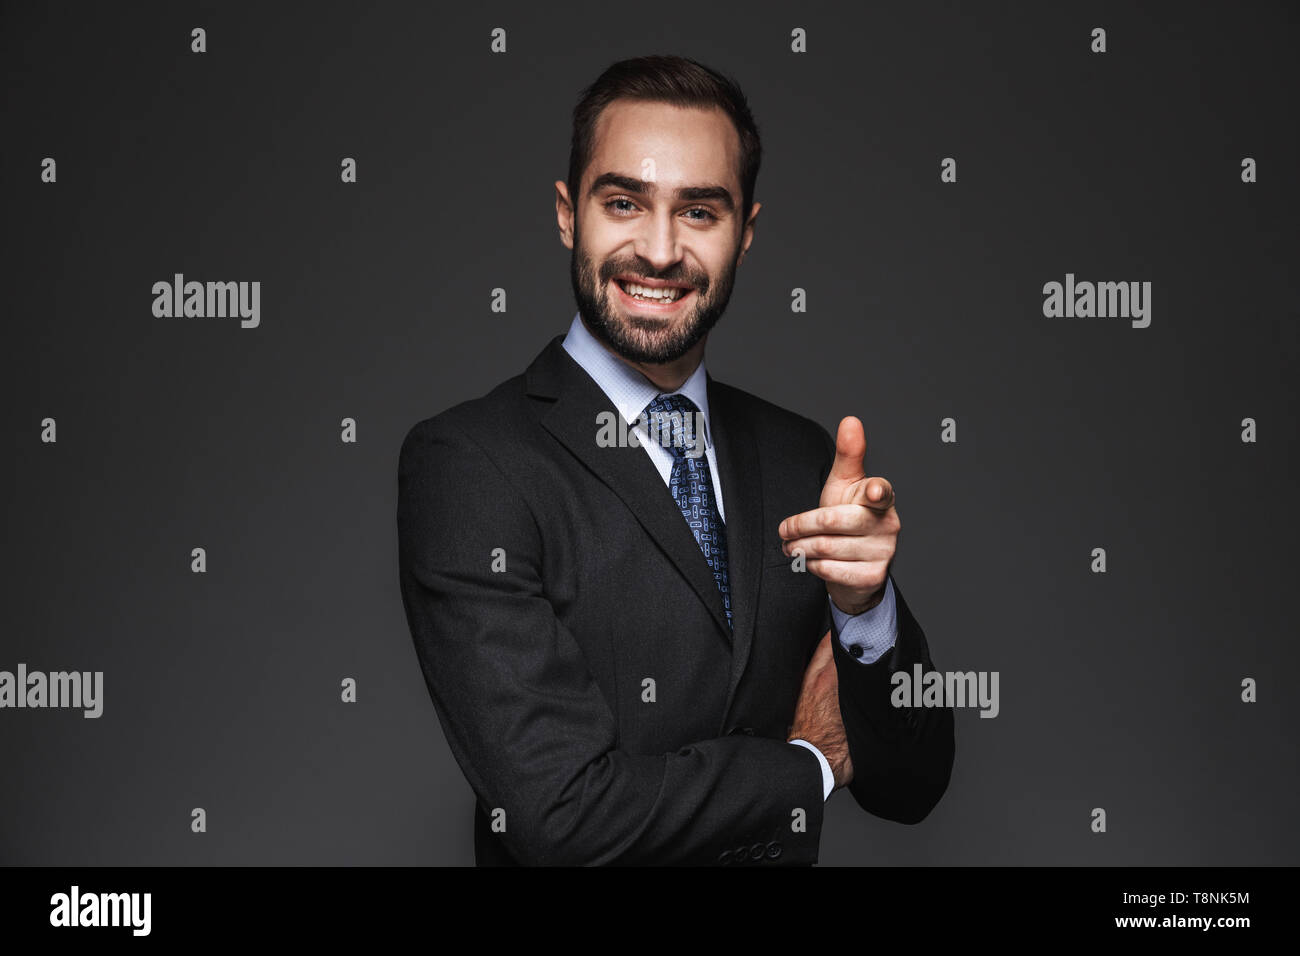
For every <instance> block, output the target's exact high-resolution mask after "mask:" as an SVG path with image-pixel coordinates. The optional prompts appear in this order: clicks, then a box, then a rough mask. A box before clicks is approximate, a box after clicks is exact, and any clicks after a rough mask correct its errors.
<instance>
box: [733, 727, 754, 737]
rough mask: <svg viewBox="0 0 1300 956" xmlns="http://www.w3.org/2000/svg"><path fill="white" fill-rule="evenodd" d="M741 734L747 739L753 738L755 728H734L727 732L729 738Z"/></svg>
mask: <svg viewBox="0 0 1300 956" xmlns="http://www.w3.org/2000/svg"><path fill="white" fill-rule="evenodd" d="M740 734H744V735H745V736H746V737H752V736H754V728H753V727H732V728H731V729H730V730H728V731H727V736H728V737H735V736H738V735H740Z"/></svg>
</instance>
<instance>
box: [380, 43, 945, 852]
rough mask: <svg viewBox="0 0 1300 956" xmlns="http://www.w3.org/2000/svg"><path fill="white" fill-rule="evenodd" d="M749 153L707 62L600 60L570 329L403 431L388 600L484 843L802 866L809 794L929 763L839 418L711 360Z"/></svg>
mask: <svg viewBox="0 0 1300 956" xmlns="http://www.w3.org/2000/svg"><path fill="white" fill-rule="evenodd" d="M759 159H760V145H759V139H758V133H757V130H756V127H755V124H754V121H753V118H752V116H751V115H750V112H749V109H748V107H747V105H746V103H745V98H744V95H743V94H742V93H741V91H740V90H739V89H738V88H737V87H736V86H735V85H734V83H732V82H731V81H730V80H729V79H727V78H724V77H722V76H721V75H719V74H717V73H716V72H714V71H712V70H710V69H708V68H707V67H704V66H702V65H700V64H698V63H696V62H694V61H692V60H686V59H683V58H679V57H643V58H638V59H633V60H626V61H622V62H620V63H616V64H614V65H613V66H611V67H610V68H609V69H608V70H606V71H605V73H604V74H602V76H601V77H600V78H599V79H597V81H596V82H595V83H594V84H593V85H592V86H591V87H589V88H588V89H587V90H586V91H585V92H584V94H583V98H582V100H581V101H580V103H579V104H578V107H577V108H576V110H575V112H574V131H573V146H572V151H571V155H570V162H569V178H568V181H567V182H557V183H556V184H555V188H556V213H557V219H558V223H559V229H560V235H561V237H562V239H563V241H564V243H565V245H566V246H568V247H569V248H570V249H572V250H573V253H572V259H571V276H572V280H573V288H574V294H575V296H576V298H577V302H578V314H577V315H576V316H574V319H573V321H572V323H571V325H570V327H569V330H568V332H567V334H566V335H564V336H558V335H557V336H556V337H555V338H554V339H552V340H551V341H550V343H549V344H548V345H547V346H546V348H545V349H543V350H542V352H541V354H540V355H538V357H537V358H536V360H534V361H533V363H532V364H531V365H530V366H529V367H528V369H527V370H526V371H525V372H524V373H523V374H522V375H519V376H516V377H515V378H512V379H510V380H509V381H506V382H504V383H502V384H501V385H499V386H498V387H497V388H495V389H493V390H492V391H491V392H490V393H489V394H487V395H485V396H483V397H482V398H479V399H476V400H474V401H469V402H464V403H462V404H460V405H457V406H455V407H454V408H451V409H449V410H447V411H445V412H443V413H442V414H440V415H437V416H435V417H433V418H430V419H426V420H424V421H422V422H420V423H418V424H417V425H415V426H414V427H413V428H412V429H411V431H410V432H409V433H408V435H407V436H406V440H405V441H404V442H403V445H402V450H401V456H400V462H399V503H398V513H397V519H398V532H399V539H400V542H399V543H400V563H401V586H402V596H403V602H404V606H405V609H406V614H407V619H408V621H409V623H410V627H411V634H412V637H413V638H414V641H415V647H416V651H417V653H418V655H419V659H420V664H421V667H422V669H423V672H424V676H425V680H426V682H427V684H428V687H429V691H430V694H431V695H432V698H433V702H434V705H435V709H436V710H437V713H438V718H439V720H440V721H441V724H442V727H443V730H444V732H445V733H446V735H447V740H448V743H449V745H450V747H451V751H452V753H453V754H454V756H455V758H456V760H457V762H458V763H459V765H460V767H461V769H462V770H463V772H464V774H465V776H466V778H467V780H468V781H469V784H470V786H471V787H472V788H473V790H474V793H475V794H476V796H477V798H478V799H477V809H476V817H475V852H476V857H477V861H478V863H479V864H480V865H491V864H727V865H738V864H744V865H773V864H781V865H785V864H805V865H806V864H810V863H814V862H816V860H817V853H818V842H819V838H820V833H821V826H822V815H823V804H824V801H825V800H826V799H827V798H828V797H829V796H830V793H831V792H832V790H834V789H836V788H839V787H848V788H849V790H850V792H851V793H852V794H853V795H854V797H855V799H856V800H857V802H858V803H859V804H860V805H861V806H862V807H863V808H864V809H866V810H867V811H869V812H871V813H874V814H876V815H878V816H881V817H885V818H887V819H891V820H897V821H901V822H905V823H915V822H918V821H920V820H921V819H923V818H924V817H925V816H926V815H927V814H928V813H929V812H930V810H931V809H932V808H933V807H934V806H935V804H936V803H937V802H938V800H939V798H940V797H941V796H942V794H943V792H944V790H945V789H946V787H947V784H948V778H949V774H950V771H951V766H952V759H953V720H952V712H951V710H949V709H946V708H924V707H922V708H915V709H913V708H910V707H899V708H896V707H893V706H892V705H891V701H890V693H891V690H892V686H891V681H890V677H891V675H892V674H893V673H895V672H897V671H900V670H901V671H906V672H908V673H910V672H911V670H912V667H913V665H914V664H916V663H919V664H921V665H922V666H923V667H924V668H925V669H926V670H930V669H933V664H932V661H931V658H930V654H929V650H928V648H927V645H926V640H925V636H924V634H923V633H922V631H921V629H920V627H919V626H918V624H917V623H916V620H915V618H913V616H912V614H911V612H910V611H909V610H908V608H907V605H906V604H905V603H904V601H903V596H902V594H901V592H900V591H899V590H898V588H897V585H896V584H895V583H894V582H893V580H892V577H891V576H890V575H889V573H888V571H889V564H890V562H891V561H892V559H893V555H894V552H895V547H896V541H897V535H898V531H899V528H900V523H899V519H898V514H897V510H896V508H895V506H894V490H893V487H892V486H891V485H890V483H889V482H888V481H887V480H885V479H883V478H878V477H872V478H868V476H867V475H866V473H865V471H864V470H863V456H864V453H865V450H866V444H865V437H864V435H863V430H862V425H861V423H860V422H859V421H858V420H857V419H856V418H853V417H848V418H845V419H844V420H843V421H842V422H841V423H840V426H839V430H838V436H837V439H836V440H834V441H832V439H831V438H830V436H829V434H828V433H827V431H826V430H825V429H824V428H822V427H821V426H820V425H818V424H816V423H815V422H812V421H811V420H809V419H806V418H803V417H801V416H798V415H795V414H793V413H791V412H788V411H785V410H783V409H781V408H778V407H776V406H774V405H772V404H770V403H768V402H765V401H763V400H762V399H760V398H757V397H755V396H753V395H751V394H749V393H747V392H743V391H740V390H739V389H735V388H732V387H730V386H727V385H723V384H722V383H720V382H717V381H715V380H714V379H713V378H712V377H711V376H709V375H708V373H707V372H706V370H705V366H704V348H705V343H706V340H707V337H708V332H709V330H710V329H711V328H712V327H713V326H714V325H715V324H716V323H717V321H718V320H719V319H720V318H721V316H722V313H723V311H724V309H725V308H726V304H727V301H728V299H729V297H730V294H731V289H732V283H733V280H734V275H735V269H736V267H737V266H739V265H740V263H741V261H742V260H743V258H744V254H745V251H746V250H747V249H748V248H749V245H750V243H751V242H752V241H753V236H754V222H755V218H756V216H757V214H758V212H759V208H760V206H759V204H758V203H755V202H753V191H754V184H755V180H756V178H757V174H758V167H759ZM616 416H617V417H616Z"/></svg>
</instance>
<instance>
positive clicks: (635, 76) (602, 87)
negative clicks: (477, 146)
mask: <svg viewBox="0 0 1300 956" xmlns="http://www.w3.org/2000/svg"><path fill="white" fill-rule="evenodd" d="M616 99H635V100H649V101H653V102H660V103H672V104H673V105H675V106H686V107H702V108H708V107H711V106H716V107H718V108H720V109H721V110H722V111H723V112H725V113H726V114H727V116H729V117H730V118H731V122H732V123H733V124H734V125H735V127H736V132H737V133H739V134H740V184H741V189H742V193H743V195H742V202H741V206H742V208H743V209H744V216H743V219H748V218H749V213H750V210H751V209H752V207H753V204H754V183H755V182H756V181H757V180H758V167H759V163H760V162H761V160H762V156H763V146H762V142H761V141H760V139H759V135H758V124H756V123H755V122H754V117H753V115H752V114H751V113H750V111H749V104H748V102H747V101H746V100H745V94H744V93H743V92H741V89H740V86H739V84H737V83H736V81H735V80H733V79H732V78H731V77H729V76H724V75H723V74H721V73H719V72H717V71H716V70H712V69H710V68H709V67H707V66H705V65H704V64H702V63H697V62H696V61H695V60H691V59H687V58H686V57H681V56H638V57H633V58H632V59H629V60H619V61H618V62H617V63H614V64H613V65H611V66H610V67H609V68H608V69H606V70H605V72H604V73H602V74H600V76H598V77H597V78H596V81H595V82H594V83H592V84H591V85H590V86H588V87H587V88H586V89H585V90H583V91H582V94H581V96H580V98H579V100H578V104H577V106H575V107H574V108H573V143H572V145H571V147H570V149H569V182H568V185H569V197H570V199H571V200H572V201H573V203H574V205H575V207H576V206H577V204H578V202H579V198H580V197H579V196H578V186H579V184H580V183H581V181H582V173H583V170H585V169H586V168H587V164H588V163H589V162H590V161H591V153H592V149H593V148H594V146H595V129H596V120H597V118H599V116H600V113H601V111H602V110H603V109H604V108H605V107H606V106H608V105H609V104H610V103H612V102H613V101H614V100H616Z"/></svg>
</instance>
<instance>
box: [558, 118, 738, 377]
mask: <svg viewBox="0 0 1300 956" xmlns="http://www.w3.org/2000/svg"><path fill="white" fill-rule="evenodd" d="M739 162H740V137H739V135H738V134H737V132H736V129H735V127H734V126H733V125H732V123H731V120H730V119H728V118H727V115H726V114H725V113H724V112H722V111H721V110H719V109H708V110H704V109H683V108H680V107H675V106H671V105H669V104H666V103H649V102H640V101H634V100H617V101H615V102H614V103H612V104H610V105H609V106H608V107H606V109H605V110H604V111H603V112H602V113H601V115H600V118H599V119H598V121H597V125H596V141H595V150H594V152H593V155H592V157H591V161H590V163H588V165H587V168H586V170H584V172H583V174H582V183H581V185H580V188H579V194H578V195H576V196H573V197H570V201H571V204H572V209H573V215H574V217H575V218H574V220H573V223H572V229H573V238H572V242H571V243H570V245H571V248H572V249H573V256H572V259H571V262H570V269H569V274H570V279H571V280H572V282H573V294H574V296H575V298H576V299H577V302H578V310H579V311H580V312H581V313H582V315H583V317H584V318H585V319H586V320H587V324H588V326H589V327H590V328H591V330H592V332H593V334H595V335H596V336H597V337H598V338H600V339H602V340H604V342H605V343H606V344H607V345H609V346H610V348H612V349H613V350H614V351H615V353H617V354H618V355H621V356H622V357H623V358H624V359H626V360H628V361H630V362H638V363H645V362H652V363H664V362H672V361H675V360H676V359H678V358H681V357H682V356H683V355H685V354H686V353H687V352H688V351H689V350H690V349H691V348H692V347H693V346H695V345H696V344H697V343H698V342H699V341H700V340H701V339H702V338H703V337H704V336H705V335H706V334H707V333H708V331H709V330H710V329H711V328H713V326H714V325H715V324H717V322H718V320H719V319H720V318H722V313H723V311H724V310H725V309H726V307H727V301H728V300H729V299H730V298H731V289H732V285H733V283H734V279H735V271H736V266H737V265H739V264H740V261H741V259H742V258H743V257H744V254H745V250H746V249H748V247H749V243H750V241H751V240H752V238H753V222H754V217H755V216H756V215H757V214H758V209H759V204H757V203H755V204H754V207H753V210H752V211H751V214H750V217H749V221H748V222H742V221H741V214H742V212H743V210H742V209H741V201H742V197H741V184H740V177H739V172H738V170H739ZM558 185H562V184H557V186H558ZM593 187H594V188H593ZM560 215H561V232H562V233H563V232H564V230H565V218H566V217H565V213H564V210H563V208H562V207H561V208H560ZM567 241H568V237H567V236H566V242H567ZM638 280H640V282H639V284H640V285H641V286H642V287H643V289H642V292H641V293H640V295H638V294H636V293H634V292H633V289H632V286H633V285H637V284H638ZM647 286H648V287H650V288H651V290H652V292H650V293H647V292H646V291H645V289H644V287H647ZM656 293H657V294H658V295H659V296H660V297H659V298H650V297H648V296H650V295H653V294H656Z"/></svg>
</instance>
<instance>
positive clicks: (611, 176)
mask: <svg viewBox="0 0 1300 956" xmlns="http://www.w3.org/2000/svg"><path fill="white" fill-rule="evenodd" d="M608 186H613V187H614V188H615V189H621V190H623V191H624V192H629V193H634V194H636V195H638V196H653V195H654V194H655V190H656V189H657V188H658V187H657V185H656V184H655V183H653V182H650V181H649V180H645V179H637V178H635V177H634V176H623V175H621V174H619V173H601V174H600V175H599V176H597V177H596V179H595V181H594V182H593V183H592V184H591V190H590V192H589V193H588V195H593V196H594V195H595V194H596V193H598V192H599V191H600V190H602V189H605V188H606V187H608ZM677 198H678V199H688V200H704V199H711V200H713V201H714V202H716V203H718V204H719V205H720V206H723V207H724V208H725V209H726V210H727V212H733V211H734V210H735V202H734V201H733V200H732V198H731V193H730V192H729V191H728V190H727V189H726V188H724V187H722V186H713V185H710V186H683V187H682V188H681V189H679V190H677Z"/></svg>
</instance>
